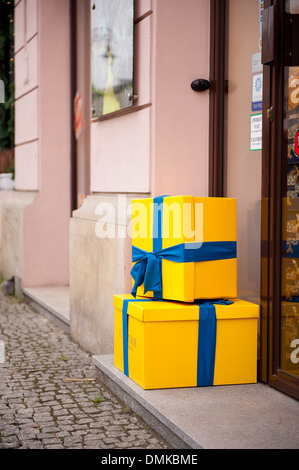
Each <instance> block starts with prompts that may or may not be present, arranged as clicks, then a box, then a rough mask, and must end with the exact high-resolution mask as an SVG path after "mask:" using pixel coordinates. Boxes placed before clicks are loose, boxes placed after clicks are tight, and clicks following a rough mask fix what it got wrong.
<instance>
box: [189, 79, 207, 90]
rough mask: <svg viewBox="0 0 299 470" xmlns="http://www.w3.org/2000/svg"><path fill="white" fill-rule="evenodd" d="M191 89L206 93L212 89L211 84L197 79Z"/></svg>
mask: <svg viewBox="0 0 299 470" xmlns="http://www.w3.org/2000/svg"><path fill="white" fill-rule="evenodd" d="M191 88H192V90H194V91H205V90H208V88H210V82H209V81H208V80H205V79H204V78H197V79H196V80H193V82H192V83H191Z"/></svg>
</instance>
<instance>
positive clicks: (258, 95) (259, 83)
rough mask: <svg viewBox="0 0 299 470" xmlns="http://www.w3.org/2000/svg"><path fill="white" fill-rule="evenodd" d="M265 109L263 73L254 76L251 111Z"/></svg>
mask: <svg viewBox="0 0 299 470" xmlns="http://www.w3.org/2000/svg"><path fill="white" fill-rule="evenodd" d="M262 108H263V73H255V74H253V75H252V100H251V110H252V111H261V110H262Z"/></svg>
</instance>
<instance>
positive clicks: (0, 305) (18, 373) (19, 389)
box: [0, 292, 170, 449]
mask: <svg viewBox="0 0 299 470" xmlns="http://www.w3.org/2000/svg"><path fill="white" fill-rule="evenodd" d="M0 341H3V343H4V346H5V358H4V359H5V360H4V362H2V363H0V377H1V383H0V449H85V448H86V449H114V448H115V449H121V448H123V449H135V448H139V449H169V448H170V446H169V445H168V444H167V443H166V442H165V441H164V440H163V439H162V438H161V437H160V436H159V435H158V434H157V433H156V432H155V430H153V429H150V428H149V427H148V426H146V427H145V426H144V423H143V422H142V420H141V419H139V418H138V417H137V416H136V415H135V414H134V413H133V412H132V411H131V410H129V409H128V407H127V405H124V404H123V403H122V402H121V401H120V400H119V399H118V398H116V397H115V396H114V395H113V394H112V393H111V392H110V390H108V389H107V388H106V387H105V386H104V385H103V384H101V383H99V381H98V379H96V380H92V381H88V380H84V379H95V377H96V374H95V368H94V365H93V363H92V358H91V355H90V354H88V353H87V352H86V351H83V350H82V349H81V348H80V347H79V345H77V344H76V343H75V342H74V341H73V340H72V339H71V338H70V336H69V335H68V334H67V333H65V332H64V331H63V330H61V329H60V328H59V327H58V326H57V325H56V324H55V323H53V322H52V321H51V320H49V319H47V318H45V317H44V316H42V315H41V314H40V313H37V312H36V311H34V310H33V309H32V308H31V307H29V306H28V305H26V304H24V303H23V302H19V301H18V300H16V299H15V298H14V297H12V296H5V295H4V294H3V293H1V292H0ZM66 379H68V380H66ZM69 379H71V380H69ZM78 379H80V380H78ZM82 379H83V380H82ZM97 397H102V399H103V401H99V402H97Z"/></svg>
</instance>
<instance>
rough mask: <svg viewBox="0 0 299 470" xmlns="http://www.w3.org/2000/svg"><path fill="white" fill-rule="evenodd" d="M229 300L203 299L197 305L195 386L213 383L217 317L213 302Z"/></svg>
mask: <svg viewBox="0 0 299 470" xmlns="http://www.w3.org/2000/svg"><path fill="white" fill-rule="evenodd" d="M232 303H233V302H231V301H229V300H222V299H221V300H211V301H209V300H203V301H202V302H196V304H197V305H198V306H199V321H198V350H197V386H198V387H205V386H209V385H213V383H214V369H215V353H216V333H217V317H216V309H215V305H214V304H221V305H230V304H232Z"/></svg>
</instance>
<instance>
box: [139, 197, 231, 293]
mask: <svg viewBox="0 0 299 470" xmlns="http://www.w3.org/2000/svg"><path fill="white" fill-rule="evenodd" d="M131 207H132V262H133V264H132V266H133V267H132V271H131V275H132V277H133V290H132V292H131V293H132V294H133V295H134V296H135V295H137V296H146V297H153V296H154V297H155V298H163V299H168V300H176V301H182V302H193V301H194V299H207V298H209V299H215V298H233V297H237V259H236V256H237V255H236V244H237V242H236V199H234V198H209V197H193V196H171V197H170V196H161V197H157V198H148V199H137V200H133V201H132V205H131ZM159 271H160V279H159V276H158V274H157V273H158V272H159ZM159 280H160V282H159Z"/></svg>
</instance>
